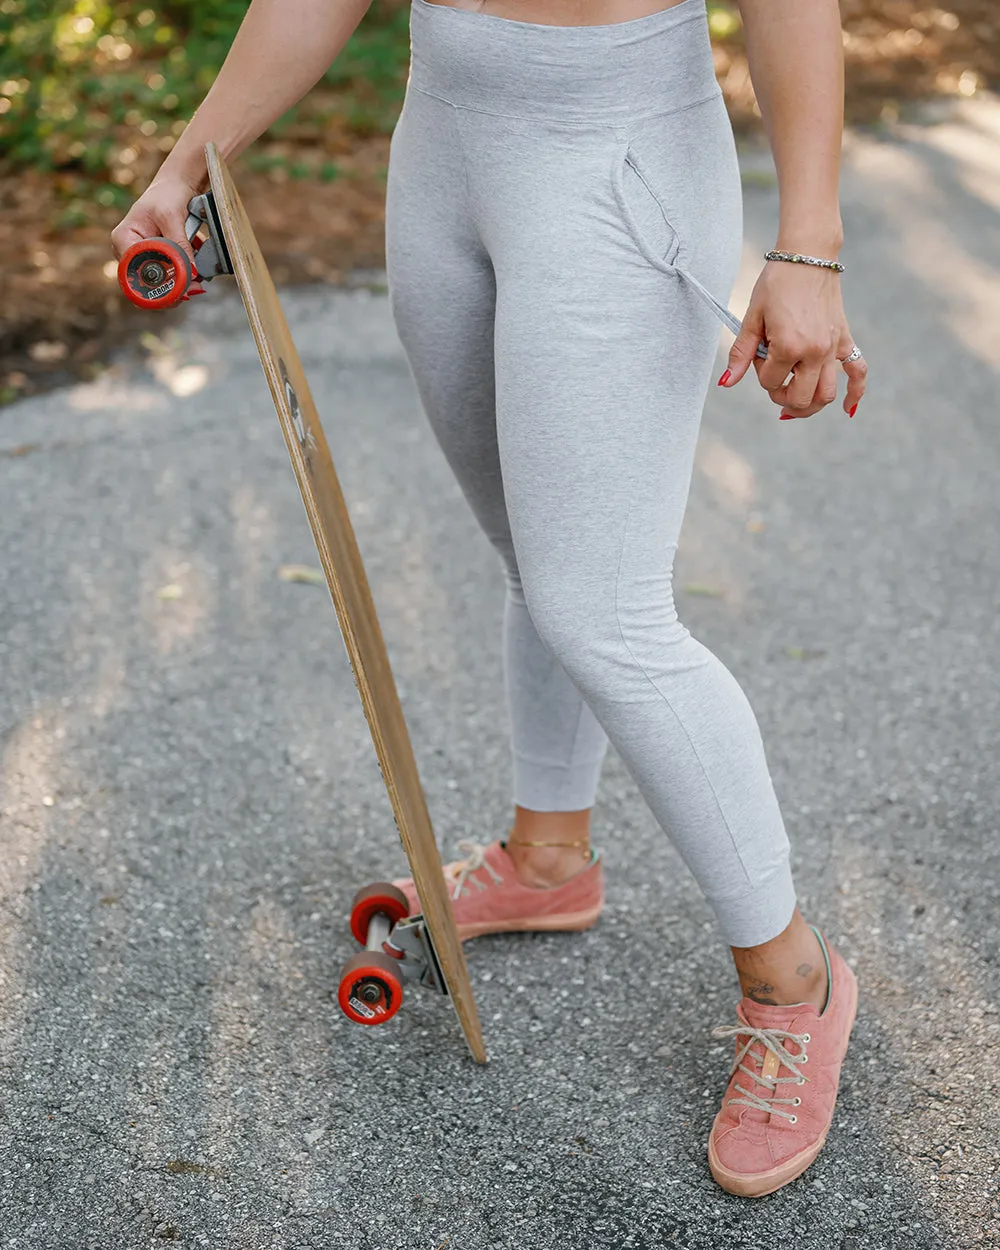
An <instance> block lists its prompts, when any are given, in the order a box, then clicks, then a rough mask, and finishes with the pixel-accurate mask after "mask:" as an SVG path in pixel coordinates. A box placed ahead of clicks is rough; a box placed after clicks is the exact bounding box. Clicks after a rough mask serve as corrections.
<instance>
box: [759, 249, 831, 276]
mask: <svg viewBox="0 0 1000 1250" xmlns="http://www.w3.org/2000/svg"><path fill="white" fill-rule="evenodd" d="M764 259H765V260H788V261H791V263H792V264H793V265H818V266H819V267H820V269H832V270H833V271H834V273H843V272H844V266H843V265H842V264H841V263H840V261H839V260H821V259H820V257H818V256H803V255H802V253H801V252H777V251H773V252H765V253H764Z"/></svg>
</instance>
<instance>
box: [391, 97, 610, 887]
mask: <svg viewBox="0 0 1000 1250" xmlns="http://www.w3.org/2000/svg"><path fill="white" fill-rule="evenodd" d="M386 251H387V264H388V274H389V288H390V299H391V303H392V309H393V314H394V317H395V320H396V325H397V328H398V331H399V335H400V339H401V341H402V343H403V346H404V348H405V349H406V352H407V356H408V359H409V361H410V365H411V368H412V371H413V375H414V378H415V381H416V385H417V388H418V391H419V393H420V397H421V400H422V403H423V406H424V409H425V411H426V413H427V416H428V419H429V421H430V424H431V426H432V428H433V430H434V433H435V436H436V438H437V440H438V442H439V444H440V446H441V448H442V450H443V452H444V454H445V456H446V458H447V460H448V463H449V465H450V466H451V468H452V470H453V472H454V474H455V476H456V478H457V480H458V482H459V484H460V486H461V488H462V490H463V492H464V494H465V496H466V498H467V500H468V502H469V504H470V506H471V507H472V510H473V512H474V513H475V515H476V518H477V520H478V521H479V524H480V525H481V526H482V529H483V531H484V532H485V534H486V536H487V537H488V538H489V540H490V542H491V543H492V544H493V546H494V547H495V548H496V550H497V551H498V553H499V554H500V557H501V559H502V561H503V565H504V569H505V575H506V597H505V603H504V615H503V661H504V674H505V684H506V692H507V699H508V707H509V715H510V727H511V737H512V749H513V760H514V801H515V812H514V817H513V829H514V837H513V844H514V845H512V847H511V854H512V856H513V857H514V860H515V864H516V867H517V870H518V875H519V877H520V878H521V879H522V880H523V881H524V882H525V884H531V885H543V884H550V883H555V882H558V881H562V880H565V879H566V878H567V877H569V876H571V875H573V874H574V873H576V872H578V871H579V869H580V866H581V863H582V862H585V859H584V857H583V856H582V855H581V852H580V848H578V847H575V846H572V845H566V846H564V847H563V846H559V845H556V846H554V847H547V846H546V847H528V846H525V845H523V844H524V843H529V842H554V843H557V844H560V843H562V844H572V843H579V842H584V843H586V841H587V839H588V836H589V821H590V808H591V807H592V805H593V802H594V795H595V791H596V788H597V782H598V777H599V774H600V770H601V764H602V761H603V758H604V755H605V752H606V750H607V737H606V735H605V734H604V731H603V730H602V729H601V726H600V725H599V723H598V722H597V720H596V719H595V717H594V715H593V713H592V712H591V711H590V709H589V708H588V707H587V705H586V703H585V702H584V700H583V698H582V696H581V695H580V692H579V691H578V689H577V688H576V686H575V685H574V684H573V682H572V681H571V680H570V679H569V677H568V676H567V674H566V672H565V671H564V669H563V668H562V666H561V664H560V663H559V662H558V660H557V659H556V658H555V657H554V656H553V655H552V653H551V652H550V651H549V650H548V649H547V648H546V647H545V646H544V645H543V644H542V642H541V640H540V639H539V637H538V633H537V631H536V629H535V626H534V623H533V621H532V619H531V616H530V615H529V613H528V610H527V607H526V606H525V602H524V593H523V589H522V586H521V580H520V574H519V571H518V567H517V561H516V559H515V555H514V548H513V543H512V541H511V535H510V523H509V521H508V518H507V509H506V502H505V498H504V488H503V480H502V476H501V472H500V459H499V453H498V449H497V433H496V412H495V401H494V360H493V334H494V310H495V303H496V287H495V281H494V275H493V266H492V263H491V261H490V259H489V257H488V255H487V254H486V252H485V250H484V249H483V246H482V243H481V242H480V240H479V238H478V235H477V233H476V230H475V227H474V225H473V223H472V219H471V214H470V212H469V207H468V203H467V199H466V182H465V169H464V156H463V153H462V150H461V147H460V143H459V137H458V133H457V128H456V122H455V118H454V110H453V109H452V108H451V107H450V106H449V105H447V104H445V103H443V102H442V101H440V100H437V99H434V98H432V97H430V96H425V95H421V94H419V93H413V92H411V93H410V95H409V96H408V98H407V102H406V106H405V108H404V111H403V114H402V116H401V118H400V121H399V124H398V126H397V129H396V132H395V134H394V136H393V142H392V153H391V160H390V167H389V180H388V193H387V223H386Z"/></svg>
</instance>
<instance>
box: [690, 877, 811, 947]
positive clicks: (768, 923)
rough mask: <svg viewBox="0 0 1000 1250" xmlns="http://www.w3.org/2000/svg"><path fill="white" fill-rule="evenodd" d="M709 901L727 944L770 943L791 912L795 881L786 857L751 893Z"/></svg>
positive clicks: (789, 918)
mask: <svg viewBox="0 0 1000 1250" xmlns="http://www.w3.org/2000/svg"><path fill="white" fill-rule="evenodd" d="M709 902H710V903H711V905H712V907H713V908H714V910H715V916H716V920H717V921H718V924H719V928H720V929H721V930H722V935H723V937H724V938H725V940H726V945H727V946H760V945H761V943H763V942H770V941H771V939H772V938H776V937H777V936H778V934H779V933H782V932H783V931H784V930H785V929H787V928H788V926H789V924H790V923H791V919H792V913H793V912H794V911H795V902H796V899H795V884H794V882H793V881H792V870H791V867H790V865H789V862H788V860H787V859H785V860H783V861H782V863H781V865H780V866H779V868H777V869H776V870H775V871H774V872H772V873H771V874H770V876H768V877H767V878H766V880H764V881H763V882H762V883H761V884H760V885H759V886H757V888H756V889H755V890H753V891H752V892H751V893H749V894H741V895H740V896H739V897H738V898H727V899H709Z"/></svg>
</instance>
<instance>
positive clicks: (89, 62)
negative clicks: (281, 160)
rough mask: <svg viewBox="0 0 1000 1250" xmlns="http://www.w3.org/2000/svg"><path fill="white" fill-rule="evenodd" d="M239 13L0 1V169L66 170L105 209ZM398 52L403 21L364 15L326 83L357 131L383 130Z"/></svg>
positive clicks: (398, 86)
mask: <svg viewBox="0 0 1000 1250" xmlns="http://www.w3.org/2000/svg"><path fill="white" fill-rule="evenodd" d="M246 7H247V5H246V0H161V2H160V3H158V4H154V3H152V0H147V2H146V3H143V2H142V0H138V2H132V0H0V166H2V167H3V168H4V169H5V170H14V169H18V168H32V169H40V170H45V171H53V170H54V171H67V172H72V173H73V174H76V175H82V176H83V177H84V179H85V180H86V181H90V180H93V181H94V182H100V183H103V184H105V185H104V186H102V192H104V193H105V199H106V200H108V202H109V203H118V202H119V201H121V202H128V200H129V199H130V197H131V192H130V191H128V190H127V187H128V183H129V181H130V178H129V177H128V174H127V168H128V165H129V164H130V162H132V161H134V160H135V159H136V157H137V156H138V151H137V150H136V149H137V148H138V147H140V146H141V147H143V148H148V147H149V146H156V147H158V148H159V149H160V150H161V151H166V150H168V148H169V146H170V144H171V142H172V141H173V138H175V137H176V135H178V134H179V133H180V131H181V130H182V129H183V127H184V123H185V122H186V120H187V119H188V118H189V117H190V116H191V114H192V112H193V111H194V109H195V108H196V107H197V105H198V103H199V102H200V100H201V98H202V97H203V96H204V94H205V92H206V91H207V89H208V87H209V86H210V85H211V83H212V80H213V79H214V77H215V74H216V72H217V71H218V68H219V66H220V65H221V64H222V61H223V59H224V58H225V55H226V52H227V50H228V48H229V45H230V43H231V41H232V38H233V36H234V35H235V33H236V30H237V28H238V26H239V24H240V22H241V20H242V19H243V16H244V14H245V12H246ZM407 53H408V43H407V12H406V9H405V7H400V6H398V5H395V6H392V7H388V8H387V9H386V10H385V11H380V12H371V13H369V14H368V16H367V17H366V18H365V20H364V21H363V22H362V24H361V26H360V28H359V29H358V31H357V32H356V33H355V35H354V37H353V39H352V40H351V42H350V44H349V45H348V47H347V49H345V51H344V53H343V54H342V55H341V56H340V57H339V58H338V59H337V62H336V63H335V65H334V66H333V68H332V69H331V70H330V72H329V73H328V74H327V77H326V81H327V82H328V83H329V84H330V85H331V87H333V88H334V89H336V90H337V92H338V94H341V93H342V94H343V96H344V111H345V113H346V114H348V115H350V116H352V117H353V116H354V115H355V114H356V115H357V118H358V124H359V127H360V128H363V129H364V130H366V131H369V132H370V131H375V132H377V133H378V132H383V133H384V132H388V130H390V129H391V127H392V125H393V122H394V120H395V116H396V113H397V112H398V109H399V104H400V101H401V99H402V95H403V90H404V84H405V79H406V63H407ZM284 124H285V125H286V126H287V125H288V124H289V119H287V118H286V119H284ZM276 130H277V128H276ZM132 144H135V145H136V146H135V147H132V146H130V145H132ZM112 171H114V174H115V178H114V181H112V180H111V177H110V175H111V173H112ZM295 176H300V175H299V174H298V173H296V174H295ZM328 176H329V175H328ZM116 184H117V185H116ZM119 193H120V194H119ZM109 196H110V199H108V197H109Z"/></svg>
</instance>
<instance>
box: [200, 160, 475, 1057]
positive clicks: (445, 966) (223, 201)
mask: <svg viewBox="0 0 1000 1250" xmlns="http://www.w3.org/2000/svg"><path fill="white" fill-rule="evenodd" d="M205 155H206V159H207V162H208V175H209V180H210V183H211V188H212V193H213V196H214V199H215V207H216V211H217V213H218V216H219V220H220V223H221V225H222V230H223V234H224V236H225V243H226V246H227V248H228V251H229V259H230V261H231V263H232V268H233V272H234V275H235V277H236V282H237V285H238V286H239V289H240V294H241V295H242V297H243V303H244V305H245V306H246V311H247V316H248V318H249V319H250V329H251V330H252V332H253V337H254V340H255V342H256V344H257V350H258V352H259V353H260V362H261V364H262V365H263V367H264V374H265V376H266V378H267V384H268V386H269V388H270V391H271V398H272V399H273V400H274V407H275V409H276V411H277V414H278V420H279V422H280V423H281V430H282V433H283V434H284V436H285V443H286V444H287V447H288V454H289V456H290V458H291V461H292V468H293V469H294V471H295V478H296V481H297V482H298V484H299V490H300V492H301V494H302V502H303V503H304V504H305V509H306V515H307V516H308V518H309V524H310V526H311V527H312V532H313V538H314V539H315V540H316V547H317V550H318V551H319V557H320V561H321V563H322V565H323V571H324V573H325V574H326V580H327V584H328V586H329V588H330V594H331V596H332V598H333V604H334V607H335V608H336V611H337V619H338V621H339V622H340V629H341V633H342V634H343V636H344V643H345V645H346V647H347V653H348V656H349V657H350V661H351V667H352V669H353V671H354V678H355V681H356V683H357V687H358V693H359V694H360V696H361V703H362V706H363V708H364V712H365V716H366V717H367V720H368V726H369V728H370V730H371V735H372V741H373V743H374V744H375V752H376V755H377V756H378V762H379V766H380V768H381V770H382V779H383V781H384V782H385V788H386V791H387V792H388V795H389V801H390V803H391V804H392V811H393V815H394V816H395V819H396V826H397V828H398V830H399V836H400V840H401V841H402V843H403V849H404V851H405V852H406V858H407V859H408V860H409V863H410V870H411V872H412V874H413V880H414V884H415V885H416V888H417V894H418V895H419V898H420V903H421V907H422V909H423V915H424V919H425V921H426V924H427V928H428V930H429V932H430V936H431V940H432V941H433V943H434V947H435V950H436V953H437V957H438V960H439V962H440V965H441V971H442V973H443V976H444V980H445V982H446V984H447V988H448V992H449V994H450V996H451V1000H452V1002H453V1003H454V1005H455V1011H456V1013H457V1015H458V1019H459V1022H460V1024H461V1026H462V1031H463V1032H464V1034H465V1039H466V1041H467V1042H468V1044H469V1049H470V1050H471V1052H472V1055H473V1057H474V1058H475V1060H476V1061H477V1062H478V1063H485V1062H486V1049H485V1046H484V1043H483V1034H482V1027H481V1025H480V1022H479V1015H478V1012H477V1010H476V1003H475V999H474V997H473V993H472V985H471V983H470V981H469V972H468V968H467V967H466V963H465V956H464V954H463V952H462V944H461V942H460V941H459V937H458V930H457V929H456V927H455V920H454V916H453V914H452V910H451V903H450V900H449V898H448V891H447V887H446V885H445V881H444V876H443V873H442V863H441V856H440V854H439V852H438V847H437V842H436V840H435V837H434V830H433V828H432V826H431V820H430V815H429V813H428V810H427V801H426V798H425V795H424V790H423V786H422V785H421V783H420V776H419V773H418V771H417V764H416V760H415V758H414V755H413V747H412V745H411V742H410V736H409V733H408V731H407V728H406V721H405V720H404V719H403V710H402V708H401V706H400V702H399V694H398V692H397V690H396V683H395V680H394V679H393V675H392V670H391V668H390V666H389V656H388V654H387V652H386V647H385V641H384V639H383V637H382V630H381V628H380V626H379V622H378V617H377V616H376V613H375V604H374V602H373V600H372V595H371V590H370V588H369V585H368V578H367V576H366V574H365V570H364V565H363V564H362V562H361V553H360V551H359V550H358V544H357V540H356V538H355V535H354V529H353V526H352V525H351V520H350V517H349V516H348V512H347V505H346V503H345V501H344V496H343V493H342V491H341V488H340V482H339V481H338V479H337V474H336V471H335V469H334V466H333V460H332V459H331V456H330V450H329V448H328V446H327V442H326V438H325V436H324V434H323V427H322V425H321V424H320V419H319V414H318V413H317V411H316V405H315V403H314V402H313V398H312V395H311V394H310V391H309V384H308V383H307V381H306V378H305V373H304V372H303V369H302V362H301V361H300V360H299V355H298V352H297V351H296V350H295V344H294V343H293V342H292V336H291V333H290V331H289V329H288V323H287V322H286V321H285V317H284V314H283V312H282V310H281V304H280V303H279V301H278V296H277V293H276V291H275V289H274V283H273V282H272V281H271V276H270V274H269V273H268V271H267V265H266V264H265V262H264V258H263V256H262V255H261V251H260V247H259V246H258V244H257V240H256V239H255V237H254V233H253V229H252V228H251V225H250V221H249V219H248V218H247V215H246V212H245V210H244V208H243V205H242V204H241V202H240V198H239V195H238V194H237V191H236V188H235V186H234V185H233V181H232V178H231V177H230V175H229V171H228V170H227V169H226V166H225V164H224V162H223V160H222V158H221V156H220V155H219V152H218V149H217V148H216V146H215V144H214V143H209V144H206V147H205Z"/></svg>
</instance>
